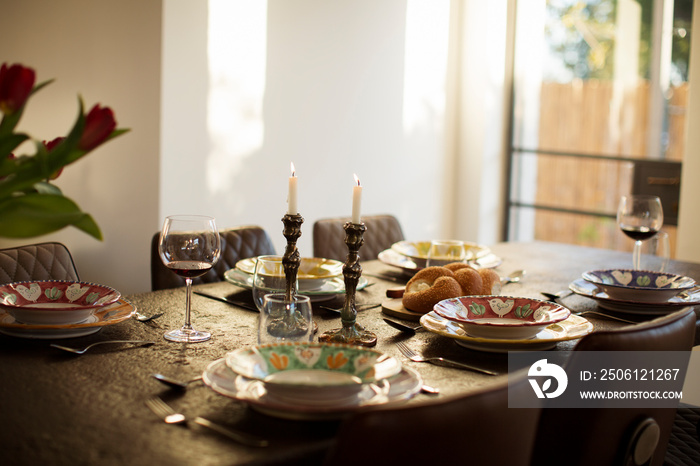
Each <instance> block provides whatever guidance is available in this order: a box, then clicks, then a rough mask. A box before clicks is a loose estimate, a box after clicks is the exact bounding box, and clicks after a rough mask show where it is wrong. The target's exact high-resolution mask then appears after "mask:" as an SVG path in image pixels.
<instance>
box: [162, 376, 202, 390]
mask: <svg viewBox="0 0 700 466" xmlns="http://www.w3.org/2000/svg"><path fill="white" fill-rule="evenodd" d="M151 376H152V377H153V378H154V379H156V380H157V381H158V382H161V383H163V384H165V385H167V386H168V387H170V388H174V389H176V390H184V389H186V388H187V386H188V385H189V384H191V383H193V382H197V381H199V380H202V376H201V375H200V376H199V377H195V378H194V379H190V380H186V381H184V382H182V381H180V380H176V379H173V378H172V377H168V376H167V375H163V374H151Z"/></svg>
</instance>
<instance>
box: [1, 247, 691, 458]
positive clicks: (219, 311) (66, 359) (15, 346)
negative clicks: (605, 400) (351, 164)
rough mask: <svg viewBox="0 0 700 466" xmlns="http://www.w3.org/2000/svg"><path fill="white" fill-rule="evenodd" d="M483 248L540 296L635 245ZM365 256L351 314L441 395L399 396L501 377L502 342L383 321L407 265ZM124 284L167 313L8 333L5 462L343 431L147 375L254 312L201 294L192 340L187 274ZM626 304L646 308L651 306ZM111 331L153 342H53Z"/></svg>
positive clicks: (236, 332)
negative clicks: (223, 431)
mask: <svg viewBox="0 0 700 466" xmlns="http://www.w3.org/2000/svg"><path fill="white" fill-rule="evenodd" d="M489 249H490V251H491V253H492V254H494V255H495V256H497V257H498V258H499V259H500V260H499V264H498V266H497V267H496V268H495V270H496V271H497V272H498V273H499V274H500V275H501V276H506V275H508V274H509V273H511V272H513V271H516V270H525V271H526V273H525V275H524V276H523V277H522V278H521V279H520V281H518V282H515V283H507V284H505V285H504V286H503V289H502V295H506V296H522V297H530V298H536V299H546V298H544V297H543V295H542V294H541V293H542V292H549V293H556V292H559V291H561V290H567V289H568V287H569V285H570V283H571V282H572V281H574V280H576V279H578V278H580V277H581V274H582V272H585V271H587V270H592V269H607V268H631V265H632V255H631V253H628V252H620V251H613V250H604V249H597V248H592V247H585V246H577V245H570V244H560V243H553V242H543V241H528V242H502V243H498V244H493V245H489ZM302 255H304V254H303V251H302ZM361 257H362V250H360V259H361ZM361 266H362V270H363V277H364V278H366V279H367V280H368V286H366V287H364V288H363V289H361V290H358V291H357V293H356V302H357V304H358V305H364V304H376V305H378V306H376V307H373V308H369V309H364V310H359V311H358V313H357V322H358V323H360V324H361V325H362V326H364V327H365V328H366V329H368V330H370V331H372V332H374V333H375V334H376V335H377V345H376V347H375V348H376V349H377V350H378V351H380V352H382V353H386V354H389V355H391V356H394V357H396V358H398V359H399V360H400V361H401V363H402V365H404V366H405V367H408V368H410V369H412V370H414V371H415V372H416V373H418V374H420V377H421V378H422V382H423V383H424V384H426V385H429V386H431V387H437V388H439V390H440V392H439V394H437V395H436V394H429V393H424V392H420V393H417V394H416V395H415V396H413V397H412V398H411V399H409V400H406V401H404V403H406V405H411V404H420V403H433V402H435V401H436V400H440V399H448V398H450V397H453V396H458V395H466V394H468V393H470V392H473V391H477V390H481V389H483V388H487V387H488V386H489V385H491V384H498V383H501V382H503V381H504V380H507V377H508V355H507V352H488V351H480V350H478V349H469V348H465V347H463V346H461V345H459V344H457V342H456V341H455V340H454V339H451V338H446V337H444V336H442V335H439V334H436V333H434V332H430V331H426V330H423V329H421V330H418V331H416V332H402V331H399V330H397V329H395V328H394V327H392V326H390V325H387V323H386V322H385V321H384V320H383V317H387V314H386V310H385V309H384V308H383V307H382V306H381V304H382V303H385V302H386V301H387V300H388V299H390V298H388V297H387V290H389V289H393V288H396V287H400V286H403V285H405V284H406V282H407V281H408V279H409V278H410V275H409V274H408V273H407V272H406V271H405V270H403V269H401V268H397V267H395V266H393V265H391V264H387V263H386V262H384V261H382V260H377V259H375V260H366V261H364V260H362V259H361ZM668 271H669V272H672V273H676V274H682V275H686V276H689V277H693V278H695V279H696V280H700V264H696V263H690V262H683V261H677V260H671V261H670V264H669V266H668ZM193 290H194V291H195V292H202V293H208V294H212V295H216V296H220V297H229V298H231V299H233V300H236V301H238V302H242V303H248V304H252V299H251V291H250V290H248V289H246V288H244V287H240V286H236V285H234V284H232V283H230V282H228V281H221V282H215V283H207V284H201V285H196V286H194V287H193ZM344 297H345V296H344V294H338V295H337V296H335V297H333V298H332V299H330V300H328V301H324V302H316V303H314V317H313V318H314V321H315V322H316V324H317V325H318V332H319V334H320V333H322V332H325V331H327V330H330V329H333V328H337V327H339V326H340V317H339V314H338V313H336V312H332V311H328V310H324V309H322V308H321V305H323V306H330V307H333V308H339V307H341V306H342V305H343V301H344ZM124 298H125V299H126V300H127V301H128V302H130V303H131V304H132V305H133V306H135V307H136V308H137V310H138V311H139V312H140V313H141V314H145V315H152V314H156V313H163V315H162V316H160V317H158V318H157V319H154V320H152V321H150V322H145V323H144V322H140V321H138V320H136V319H135V318H130V319H128V320H126V321H124V322H121V323H119V324H115V325H109V326H105V327H103V328H102V329H101V330H100V331H99V332H97V333H94V334H91V335H87V336H81V337H76V338H62V339H56V340H52V339H43V338H21V337H17V336H11V335H6V334H2V333H0V428H1V429H2V434H1V435H0V464H4V465H37V464H50V465H125V464H128V465H198V466H199V465H239V464H240V465H242V464H260V465H271V464H322V463H323V460H324V457H325V455H326V453H327V451H328V450H329V448H330V447H331V446H332V445H333V443H334V442H335V441H336V435H337V432H338V428H339V426H340V424H341V422H342V416H338V418H333V417H332V416H331V417H329V418H323V419H313V420H308V419H303V418H300V419H295V418H285V417H281V416H274V415H270V414H269V413H264V412H261V411H260V410H257V409H254V407H251V406H250V405H249V404H248V403H246V402H243V401H240V400H237V399H234V398H231V397H227V396H224V395H222V394H220V393H217V392H216V391H215V390H212V389H211V388H210V387H209V386H207V385H206V384H205V383H203V382H202V381H201V380H195V381H194V382H191V383H189V384H188V386H187V388H186V389H184V390H175V389H172V388H170V387H168V386H166V385H164V384H162V383H160V382H159V381H157V380H156V379H155V378H154V377H153V376H152V375H153V374H156V373H159V374H164V375H167V376H171V377H173V378H176V379H179V380H183V381H186V380H191V379H195V378H197V377H199V376H201V375H202V373H203V371H205V370H206V368H207V367H208V366H209V365H210V364H212V363H213V362H214V361H217V360H220V359H221V358H224V357H225V356H226V355H227V354H228V353H230V352H232V351H234V350H237V349H239V348H244V347H248V346H253V345H256V344H257V327H256V325H257V320H258V313H257V312H256V311H255V310H251V309H250V307H249V305H246V306H240V305H235V304H229V303H226V302H222V301H218V300H214V299H209V298H207V297H204V296H201V295H199V294H194V295H193V300H192V323H193V325H194V326H195V328H201V329H206V330H208V331H209V332H211V333H212V338H211V340H209V341H206V342H202V343H190V344H188V343H175V342H169V341H166V340H165V339H164V338H163V333H164V332H165V331H166V330H170V329H173V328H177V327H180V326H181V325H182V323H183V321H184V307H185V288H184V287H183V288H173V289H166V290H158V291H151V292H142V293H135V294H130V295H127V296H125V297H124ZM559 303H561V304H562V305H563V306H565V307H567V308H569V309H570V310H571V311H572V312H579V311H587V310H588V311H591V310H592V311H600V312H603V313H610V312H609V311H606V310H605V309H601V308H600V306H599V303H598V302H596V301H595V300H593V299H590V298H588V297H585V296H581V295H578V294H570V295H568V296H566V297H564V298H562V299H561V300H559ZM679 310H680V309H679ZM669 312H675V309H674V310H672V311H669ZM695 312H696V314H697V313H698V309H695ZM625 317H626V318H629V319H632V320H635V321H640V322H641V321H645V320H649V319H653V318H655V317H657V316H655V315H625ZM585 318H586V319H587V320H588V321H590V322H591V323H592V325H593V331H599V330H606V329H614V328H619V327H621V326H624V325H629V324H626V323H622V322H618V321H615V320H612V319H609V318H606V317H605V316H601V315H595V314H588V315H586V316H585ZM406 322H407V323H411V322H410V321H406ZM415 325H417V323H415ZM1 330H2V329H0V331H1ZM698 333H700V332H698ZM697 338H698V337H697V336H696V344H697V343H698V342H697ZM103 340H145V341H152V342H154V343H153V344H152V345H149V346H136V345H101V346H96V347H95V348H93V349H91V350H90V351H88V352H86V353H85V354H82V355H75V354H69V353H66V352H64V351H61V350H58V349H56V348H54V347H51V346H50V343H58V344H62V345H66V346H74V347H80V346H86V345H88V344H90V343H95V342H99V341H103ZM577 341H578V340H576V339H573V340H567V341H561V342H559V343H557V344H556V346H555V347H554V348H553V349H552V351H571V350H572V349H573V347H574V346H575V345H576V342H577ZM398 342H404V343H406V344H407V345H408V346H409V347H411V348H412V349H414V350H416V351H419V352H421V353H423V354H424V355H426V356H441V357H445V358H451V359H453V360H457V361H461V362H464V363H468V364H472V365H475V366H478V367H480V368H484V369H488V370H492V371H495V372H497V373H498V374H499V375H495V376H494V375H486V374H483V373H479V372H475V371H470V370H465V369H459V368H454V367H446V366H439V365H433V364H427V363H420V362H413V361H409V360H408V359H407V358H405V357H404V356H402V354H401V353H400V352H399V350H398V349H397V347H396V343H398ZM154 395H157V396H159V397H161V398H162V399H163V400H165V401H166V402H167V403H169V404H170V405H171V406H173V407H174V408H175V409H176V410H177V411H178V412H180V413H184V414H185V415H186V416H187V417H188V418H189V417H191V418H195V417H197V416H201V417H204V418H207V419H210V420H211V421H214V422H217V423H219V424H222V425H224V426H227V427H230V428H234V429H237V430H240V431H244V432H247V433H250V434H254V435H258V436H261V437H264V438H266V439H268V440H269V442H270V443H269V446H267V447H252V446H246V445H243V444H240V443H238V442H236V441H233V440H231V439H229V438H228V437H225V436H223V435H220V434H218V433H216V432H213V431H211V430H209V429H205V428H203V427H201V426H199V425H197V424H194V423H189V424H187V425H171V424H166V423H165V422H163V420H162V419H160V418H159V417H158V416H156V415H155V414H154V413H153V412H152V411H150V410H149V409H148V408H147V406H146V404H145V402H146V400H147V399H149V398H151V397H153V396H154ZM357 409H371V408H364V407H358V408H357ZM344 415H351V413H350V414H347V413H346V414H344ZM358 448H361V446H358Z"/></svg>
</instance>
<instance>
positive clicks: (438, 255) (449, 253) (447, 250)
mask: <svg viewBox="0 0 700 466" xmlns="http://www.w3.org/2000/svg"><path fill="white" fill-rule="evenodd" d="M466 258H467V252H466V250H465V249H464V241H458V240H433V241H431V242H430V249H428V258H427V260H426V264H425V265H426V266H427V267H434V266H438V267H439V266H443V265H447V264H449V263H450V262H463V261H464V259H466Z"/></svg>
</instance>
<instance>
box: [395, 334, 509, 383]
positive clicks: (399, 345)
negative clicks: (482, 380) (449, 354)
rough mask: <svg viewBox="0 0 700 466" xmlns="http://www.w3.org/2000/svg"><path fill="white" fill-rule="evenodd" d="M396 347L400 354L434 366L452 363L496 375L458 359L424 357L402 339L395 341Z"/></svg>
mask: <svg viewBox="0 0 700 466" xmlns="http://www.w3.org/2000/svg"><path fill="white" fill-rule="evenodd" d="M396 347H397V348H398V349H399V351H401V354H403V355H404V356H406V357H407V358H408V359H410V360H411V361H415V362H429V363H432V364H435V365H436V366H443V365H452V366H455V367H459V368H462V369H468V370H470V371H475V372H481V373H482V374H487V375H498V373H497V372H492V371H489V370H487V369H481V368H480V367H474V366H470V365H469V364H464V363H462V362H458V361H452V360H451V359H445V358H426V357H425V356H422V355H420V354H418V353H416V352H415V351H413V350H412V349H411V348H409V347H408V346H406V343H404V342H402V341H400V342H398V343H396Z"/></svg>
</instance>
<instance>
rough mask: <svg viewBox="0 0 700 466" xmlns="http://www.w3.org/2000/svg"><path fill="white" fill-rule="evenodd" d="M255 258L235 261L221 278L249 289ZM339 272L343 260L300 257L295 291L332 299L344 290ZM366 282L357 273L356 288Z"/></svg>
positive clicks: (364, 284) (250, 287)
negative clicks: (232, 266)
mask: <svg viewBox="0 0 700 466" xmlns="http://www.w3.org/2000/svg"><path fill="white" fill-rule="evenodd" d="M256 260H257V258H256V257H250V258H247V259H243V260H240V261H238V262H237V263H236V266H235V267H234V268H233V269H229V270H227V271H226V272H225V273H224V279H225V280H226V281H228V282H229V283H232V284H234V285H236V286H240V287H242V288H247V289H252V288H253V273H254V272H255V262H256ZM280 260H281V258H280ZM342 273H343V263H342V262H340V261H336V260H333V259H323V258H318V257H303V258H302V259H301V264H300V265H299V271H298V272H297V280H298V282H299V293H300V294H304V295H307V296H309V297H310V298H311V300H312V301H322V300H325V299H332V298H334V297H335V296H336V295H339V294H344V293H345V282H344V281H343V275H342ZM368 284H369V282H368V281H367V279H366V278H364V277H361V278H360V282H359V284H358V286H357V289H358V290H361V289H363V288H364V287H366V286H367V285H368Z"/></svg>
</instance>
